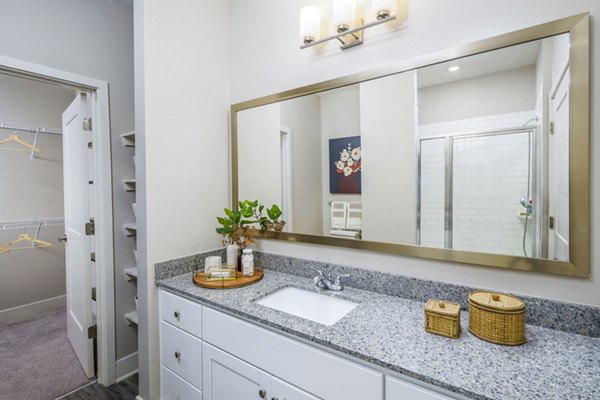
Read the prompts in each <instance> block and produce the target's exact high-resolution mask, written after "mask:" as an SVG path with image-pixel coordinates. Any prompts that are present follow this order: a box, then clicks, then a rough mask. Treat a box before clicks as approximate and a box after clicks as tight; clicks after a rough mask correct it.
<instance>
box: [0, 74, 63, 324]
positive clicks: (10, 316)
mask: <svg viewBox="0 0 600 400" xmlns="http://www.w3.org/2000/svg"><path fill="white" fill-rule="evenodd" d="M74 97H75V91H74V90H71V89H65V88H62V87H59V86H54V85H47V84H43V83H40V82H34V81H31V80H26V79H21V78H16V77H12V76H8V75H0V121H2V122H5V123H7V122H12V123H16V124H19V125H29V126H31V127H36V126H43V127H47V128H55V129H60V127H61V125H62V123H61V115H62V112H63V111H64V110H65V109H66V108H67V106H68V105H69V103H70V102H71V101H72V100H73V98H74ZM12 133H13V131H10V130H6V129H0V140H4V139H5V138H7V137H8V136H9V135H10V134H12ZM17 135H18V136H19V137H20V138H21V139H23V140H24V141H26V142H28V143H31V144H33V142H34V138H35V134H34V133H28V132H17ZM18 147H20V146H19V145H16V144H6V145H2V147H0V149H1V148H18ZM37 147H39V148H40V149H42V153H38V154H37V157H36V159H35V160H30V154H31V153H28V152H13V151H0V193H2V196H0V220H1V221H12V220H18V219H29V218H48V217H62V216H63V215H64V204H63V164H62V163H63V158H62V136H61V135H50V134H41V135H40V136H39V138H38V142H37ZM21 233H23V230H21V229H14V230H12V229H11V230H6V231H4V230H0V246H1V245H3V244H5V243H8V242H9V241H11V240H14V239H16V238H17V237H18V236H19V234H21ZM27 233H28V234H29V235H30V236H31V237H35V228H30V229H28V230H27ZM63 233H64V225H57V226H51V227H45V228H42V229H41V230H40V234H39V237H38V239H40V240H44V241H46V242H50V243H52V244H53V247H45V248H38V249H30V250H13V251H11V252H9V253H7V254H0V293H2V295H1V296H0V324H2V323H9V322H14V321H17V320H20V319H26V318H31V317H33V316H35V315H36V314H38V313H39V312H46V311H51V310H56V309H59V308H61V307H64V306H65V298H64V295H65V247H64V245H63V244H62V243H58V242H57V240H56V238H58V237H59V236H61V235H62V234H63ZM32 277H35V279H32ZM59 296H62V297H59ZM32 303H35V304H32Z"/></svg>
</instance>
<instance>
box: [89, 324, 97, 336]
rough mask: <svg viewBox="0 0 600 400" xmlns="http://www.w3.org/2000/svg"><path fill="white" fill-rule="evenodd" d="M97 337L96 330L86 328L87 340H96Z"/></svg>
mask: <svg viewBox="0 0 600 400" xmlns="http://www.w3.org/2000/svg"><path fill="white" fill-rule="evenodd" d="M97 337H98V328H97V326H96V325H92V326H90V327H89V328H88V339H96V338H97Z"/></svg>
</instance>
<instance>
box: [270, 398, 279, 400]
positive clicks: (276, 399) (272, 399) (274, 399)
mask: <svg viewBox="0 0 600 400" xmlns="http://www.w3.org/2000/svg"><path fill="white" fill-rule="evenodd" d="M271 400H279V399H278V398H277V397H271Z"/></svg>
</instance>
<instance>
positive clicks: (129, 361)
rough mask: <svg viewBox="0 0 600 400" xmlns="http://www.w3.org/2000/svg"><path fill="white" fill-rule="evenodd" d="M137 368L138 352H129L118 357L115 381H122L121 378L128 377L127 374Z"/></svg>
mask: <svg viewBox="0 0 600 400" xmlns="http://www.w3.org/2000/svg"><path fill="white" fill-rule="evenodd" d="M137 369H138V353H137V351H136V352H135V353H131V354H130V355H128V356H125V357H123V358H120V359H118V360H117V367H116V375H117V382H120V381H122V380H123V379H126V378H128V377H129V376H131V375H133V374H135V373H136V372H137Z"/></svg>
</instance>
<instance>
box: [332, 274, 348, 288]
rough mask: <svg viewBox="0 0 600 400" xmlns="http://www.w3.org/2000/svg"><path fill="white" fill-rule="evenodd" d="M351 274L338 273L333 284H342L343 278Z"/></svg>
mask: <svg viewBox="0 0 600 400" xmlns="http://www.w3.org/2000/svg"><path fill="white" fill-rule="evenodd" d="M350 276H352V275H350V274H341V275H338V276H336V277H335V279H334V281H333V284H334V285H340V286H341V284H342V283H341V279H342V278H349V277H350Z"/></svg>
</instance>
